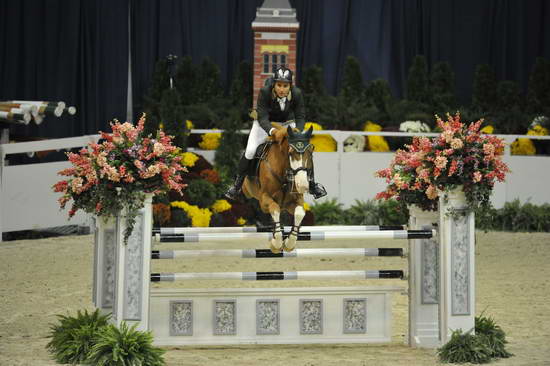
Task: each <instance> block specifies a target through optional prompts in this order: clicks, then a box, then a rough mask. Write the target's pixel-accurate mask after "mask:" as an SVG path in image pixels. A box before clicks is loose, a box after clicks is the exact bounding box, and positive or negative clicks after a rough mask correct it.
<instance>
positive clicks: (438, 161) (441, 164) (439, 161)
mask: <svg viewBox="0 0 550 366" xmlns="http://www.w3.org/2000/svg"><path fill="white" fill-rule="evenodd" d="M434 163H435V166H436V167H438V168H439V169H444V168H445V167H446V166H447V158H446V157H444V156H438V157H437V158H435V162H434Z"/></svg>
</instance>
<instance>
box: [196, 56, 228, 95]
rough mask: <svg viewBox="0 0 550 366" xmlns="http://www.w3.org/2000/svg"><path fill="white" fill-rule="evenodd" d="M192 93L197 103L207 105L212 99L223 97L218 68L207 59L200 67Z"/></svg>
mask: <svg viewBox="0 0 550 366" xmlns="http://www.w3.org/2000/svg"><path fill="white" fill-rule="evenodd" d="M194 91H195V94H196V98H197V103H208V102H209V101H210V100H212V99H216V98H219V97H222V96H223V88H222V85H221V81H220V68H219V67H218V65H217V64H215V63H214V62H213V61H212V60H211V59H210V58H208V57H206V58H205V59H204V60H203V61H202V63H201V65H200V72H199V79H198V81H197V83H196V88H195V90H194Z"/></svg>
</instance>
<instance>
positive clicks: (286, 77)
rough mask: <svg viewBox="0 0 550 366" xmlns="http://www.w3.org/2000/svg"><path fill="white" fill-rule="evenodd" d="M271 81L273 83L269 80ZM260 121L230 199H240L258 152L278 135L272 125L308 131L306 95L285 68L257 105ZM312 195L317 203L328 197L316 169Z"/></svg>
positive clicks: (252, 131)
mask: <svg viewBox="0 0 550 366" xmlns="http://www.w3.org/2000/svg"><path fill="white" fill-rule="evenodd" d="M268 80H269V79H268ZM256 108H257V112H258V120H256V121H254V122H253V124H252V128H251V129H250V134H249V135H248V142H247V144H246V150H245V153H244V154H243V156H242V157H241V160H240V161H239V165H238V170H237V176H236V177H235V183H233V186H231V187H230V188H229V190H228V191H227V192H226V193H225V196H226V197H227V198H229V199H236V198H237V197H238V196H239V194H240V192H241V187H242V185H243V182H244V178H245V177H246V174H247V171H248V167H249V165H250V161H251V160H252V159H253V158H254V154H255V153H256V148H257V147H258V146H259V145H260V144H261V143H262V142H264V141H265V139H266V138H267V136H271V134H272V133H274V132H275V131H276V129H275V128H273V127H272V126H271V122H279V123H281V124H282V125H283V126H291V127H293V128H294V127H297V128H298V129H300V130H303V129H304V125H305V114H306V113H305V104H304V96H303V94H302V91H301V90H300V89H299V88H298V87H296V86H294V85H292V71H291V70H290V69H288V68H286V67H284V66H280V67H279V68H277V70H275V73H274V74H273V77H272V78H271V80H269V81H268V82H267V83H266V85H265V86H264V87H263V88H262V89H260V94H259V95H258V103H257V106H256ZM308 180H309V192H310V193H311V194H312V195H313V196H314V197H315V198H316V199H317V198H320V197H323V196H325V195H326V194H327V192H326V190H325V187H323V185H322V184H320V183H316V182H315V177H314V174H313V166H312V168H311V169H310V170H309V171H308Z"/></svg>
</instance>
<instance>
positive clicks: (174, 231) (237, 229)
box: [153, 225, 405, 235]
mask: <svg viewBox="0 0 550 366" xmlns="http://www.w3.org/2000/svg"><path fill="white" fill-rule="evenodd" d="M404 228H405V226H404V225H327V226H302V227H301V228H300V230H302V231H381V230H403V229H404ZM290 230H291V227H290V226H285V227H284V228H283V231H285V232H290ZM272 231H273V228H271V227H241V226H227V227H156V228H153V234H161V235H179V234H194V233H270V232H272Z"/></svg>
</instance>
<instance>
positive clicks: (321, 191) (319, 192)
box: [308, 166, 327, 199]
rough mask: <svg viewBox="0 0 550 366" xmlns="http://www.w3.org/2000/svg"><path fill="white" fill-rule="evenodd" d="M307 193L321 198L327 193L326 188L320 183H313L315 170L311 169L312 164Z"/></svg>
mask: <svg viewBox="0 0 550 366" xmlns="http://www.w3.org/2000/svg"><path fill="white" fill-rule="evenodd" d="M308 180H309V193H310V194H311V195H312V196H313V197H314V198H315V199H317V198H321V197H323V196H326V195H327V190H326V189H325V187H323V185H322V184H321V183H315V172H314V171H313V166H312V167H311V170H310V171H309V176H308Z"/></svg>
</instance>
